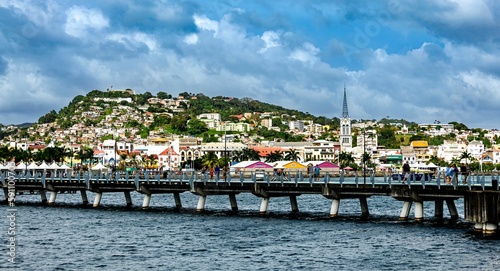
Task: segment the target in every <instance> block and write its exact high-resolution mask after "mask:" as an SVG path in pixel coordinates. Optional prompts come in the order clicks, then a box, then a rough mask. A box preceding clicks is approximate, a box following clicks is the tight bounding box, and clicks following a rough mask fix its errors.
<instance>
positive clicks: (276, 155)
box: [266, 151, 283, 162]
mask: <svg viewBox="0 0 500 271" xmlns="http://www.w3.org/2000/svg"><path fill="white" fill-rule="evenodd" d="M281 160H283V154H282V153H281V151H273V152H271V153H268V154H267V155H266V162H276V161H281Z"/></svg>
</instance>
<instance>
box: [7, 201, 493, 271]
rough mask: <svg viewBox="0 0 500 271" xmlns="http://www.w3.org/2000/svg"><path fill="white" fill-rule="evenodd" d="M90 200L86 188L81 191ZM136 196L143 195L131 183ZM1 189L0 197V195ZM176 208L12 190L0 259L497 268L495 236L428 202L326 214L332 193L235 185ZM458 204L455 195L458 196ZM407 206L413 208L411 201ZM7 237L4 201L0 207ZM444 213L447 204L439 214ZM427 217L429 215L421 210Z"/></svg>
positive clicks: (123, 264)
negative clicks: (272, 192) (10, 254)
mask: <svg viewBox="0 0 500 271" xmlns="http://www.w3.org/2000/svg"><path fill="white" fill-rule="evenodd" d="M88 195H89V199H90V200H91V201H92V199H93V194H92V193H88ZM132 198H133V202H134V204H135V205H137V206H140V205H141V203H142V195H140V194H138V193H132ZM2 199H3V197H2ZM181 199H182V203H183V207H184V209H182V210H181V211H176V210H175V209H174V208H173V206H174V199H173V197H172V196H171V195H153V196H152V199H151V206H152V208H150V209H149V210H142V209H141V208H139V207H132V208H126V207H123V206H124V205H125V199H124V196H123V194H121V193H116V194H113V193H108V194H106V193H105V194H103V198H102V201H101V205H102V206H101V207H98V208H92V207H82V206H80V205H79V203H80V201H81V199H80V195H79V194H59V195H58V198H57V200H56V206H52V207H50V206H41V205H40V204H39V203H38V202H39V201H40V198H39V196H34V195H23V196H19V197H18V198H17V206H16V209H17V220H16V227H17V230H18V231H17V234H16V238H17V244H16V252H17V258H16V261H17V262H16V263H15V264H11V263H9V262H7V261H6V259H7V256H6V255H7V250H8V248H7V246H4V247H3V252H2V253H1V255H2V256H3V257H4V259H2V260H1V261H0V269H2V270H4V269H5V270H9V268H14V267H15V268H17V270H396V269H397V270H498V269H499V268H500V241H499V240H498V238H496V237H495V238H492V237H482V236H478V235H476V234H474V233H473V232H472V231H471V229H472V224H471V223H468V222H466V221H464V220H463V217H462V218H461V219H459V220H458V221H449V220H445V221H444V222H443V223H438V222H437V221H434V220H432V216H433V210H434V206H433V204H432V203H426V205H425V212H424V214H425V216H426V220H425V222H423V223H415V222H413V221H408V222H400V221H399V219H398V217H399V213H400V211H401V207H402V203H401V202H398V201H395V200H393V199H392V198H390V197H371V198H368V205H369V208H370V213H371V215H370V218H369V219H367V220H363V219H361V218H360V217H359V215H360V206H359V201H357V200H343V201H341V205H340V210H339V215H340V217H339V218H337V219H330V218H328V213H329V210H330V203H331V201H330V200H327V199H326V198H323V197H321V196H318V195H303V196H300V197H298V198H297V200H298V204H299V210H300V212H299V214H297V215H291V214H290V203H289V199H288V198H286V197H285V198H271V200H270V203H269V210H268V215H267V216H265V217H261V216H259V214H258V211H259V207H260V199H259V198H257V197H255V196H252V195H247V194H242V195H237V201H238V207H239V210H240V211H239V213H238V214H232V213H231V212H229V210H230V204H229V199H228V197H227V196H208V197H207V203H206V206H205V207H206V210H207V211H206V212H204V213H203V214H199V213H196V211H195V208H196V204H197V197H196V196H194V195H192V194H189V193H183V194H181ZM457 208H458V210H460V211H461V212H462V210H463V201H461V200H459V201H458V202H457ZM412 212H413V210H412ZM0 213H1V214H2V225H3V227H2V228H3V230H2V232H1V235H0V240H2V242H3V243H4V244H6V243H7V240H8V236H7V224H8V219H7V206H5V205H2V207H0ZM447 214H448V213H447V212H446V211H445V216H446V215H447ZM427 218H429V219H427Z"/></svg>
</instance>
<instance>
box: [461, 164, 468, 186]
mask: <svg viewBox="0 0 500 271" xmlns="http://www.w3.org/2000/svg"><path fill="white" fill-rule="evenodd" d="M467 165H468V164H467ZM460 174H462V183H463V184H467V177H468V175H469V170H468V168H467V166H466V165H465V164H464V163H462V164H460Z"/></svg>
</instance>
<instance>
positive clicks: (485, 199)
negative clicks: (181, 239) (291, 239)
mask: <svg viewBox="0 0 500 271" xmlns="http://www.w3.org/2000/svg"><path fill="white" fill-rule="evenodd" d="M8 174H14V175H10V176H9V175H8ZM498 177H499V175H498V173H497V174H496V175H495V174H489V175H488V176H485V174H484V173H475V174H472V175H471V176H470V177H469V179H468V181H467V184H463V183H461V182H460V181H459V178H458V177H457V176H456V177H455V179H454V180H453V182H452V184H444V181H443V179H442V177H441V176H440V175H439V174H438V176H436V178H435V179H433V178H430V177H429V178H421V179H420V180H417V179H416V178H414V176H412V177H411V178H410V179H409V180H407V182H405V183H402V181H401V180H400V179H393V178H392V177H391V176H386V175H385V176H383V177H375V176H374V175H373V174H372V175H370V176H366V177H365V178H363V177H360V176H358V175H355V176H353V177H346V176H344V175H343V174H342V173H341V174H340V175H339V176H335V177H334V176H330V175H329V174H328V173H327V174H325V175H323V176H321V177H320V178H319V179H315V178H313V177H312V176H308V175H307V176H306V175H303V174H302V173H300V172H297V173H296V174H291V173H288V174H287V175H271V174H265V175H264V176H261V175H257V174H256V173H255V172H245V173H244V172H240V173H239V174H233V175H228V176H227V178H217V177H216V178H214V179H210V178H209V176H208V175H207V174H204V175H202V174H200V173H199V172H182V173H181V174H177V173H176V172H165V173H163V174H160V173H159V172H143V173H141V174H139V173H137V174H129V173H127V172H123V173H121V172H117V173H111V172H106V173H101V172H97V173H92V172H83V173H79V174H74V175H73V176H71V175H65V174H59V175H56V174H51V175H50V176H49V175H48V174H46V172H40V173H35V174H33V175H32V174H31V173H30V172H16V173H11V172H2V173H1V174H0V180H1V184H2V188H3V190H4V195H5V199H6V200H7V199H8V189H12V185H11V184H12V182H11V181H12V180H14V183H15V184H14V186H15V191H16V193H24V192H26V193H39V194H40V198H41V202H42V203H46V204H47V205H54V204H55V203H56V198H57V194H58V193H65V192H70V193H75V194H77V193H80V195H81V199H82V204H89V200H88V198H87V191H90V192H93V193H95V197H94V200H93V206H94V207H99V205H100V202H101V199H102V198H103V197H105V195H106V194H107V193H123V194H124V199H125V200H124V202H125V204H126V205H127V206H131V205H132V204H133V203H132V199H131V193H140V194H142V195H144V200H143V202H142V208H145V209H147V208H149V207H150V201H151V197H152V196H154V195H155V194H172V195H173V198H174V206H175V208H177V209H180V208H182V201H181V196H180V195H181V194H182V193H192V194H194V195H196V196H198V203H197V206H196V211H197V212H203V211H204V210H205V203H206V200H207V197H212V196H226V197H228V198H229V207H230V209H231V211H232V212H238V206H237V201H236V197H237V195H238V194H242V193H249V194H252V195H254V196H256V197H259V198H261V204H260V208H259V213H260V214H261V215H265V214H266V213H267V212H268V205H269V202H270V200H271V199H272V198H276V197H288V198H289V199H290V208H291V212H292V213H296V212H299V198H300V195H304V194H314V195H319V196H323V197H324V198H326V199H327V200H331V207H330V210H329V216H330V217H331V218H335V217H337V216H339V211H340V206H341V202H342V201H343V200H347V199H355V200H359V204H360V207H361V216H362V217H368V216H369V215H370V211H369V206H368V201H367V198H369V197H374V196H387V197H392V198H393V199H395V200H397V201H401V202H402V208H401V210H400V215H399V219H400V220H408V219H410V218H409V214H410V211H411V209H412V208H413V209H414V218H413V219H414V220H415V221H421V220H423V219H424V206H425V204H426V203H429V202H432V203H434V217H435V218H436V219H443V218H444V203H446V207H447V208H448V211H449V214H450V219H457V218H458V217H459V212H458V210H457V208H456V206H455V201H456V200H458V199H464V218H465V220H467V221H471V222H473V223H475V225H474V230H476V231H478V232H482V233H485V234H495V233H497V231H498V223H499V218H500V202H499V201H498V199H499V195H500V191H499V186H498ZM46 193H48V194H49V199H48V201H47V197H46ZM395 211H396V212H397V210H395Z"/></svg>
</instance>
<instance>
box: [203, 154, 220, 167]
mask: <svg viewBox="0 0 500 271" xmlns="http://www.w3.org/2000/svg"><path fill="white" fill-rule="evenodd" d="M201 161H202V165H203V166H206V167H207V168H214V167H215V166H217V165H219V158H218V157H217V155H216V154H215V152H212V151H210V152H207V153H205V155H203V156H202V158H201Z"/></svg>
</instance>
